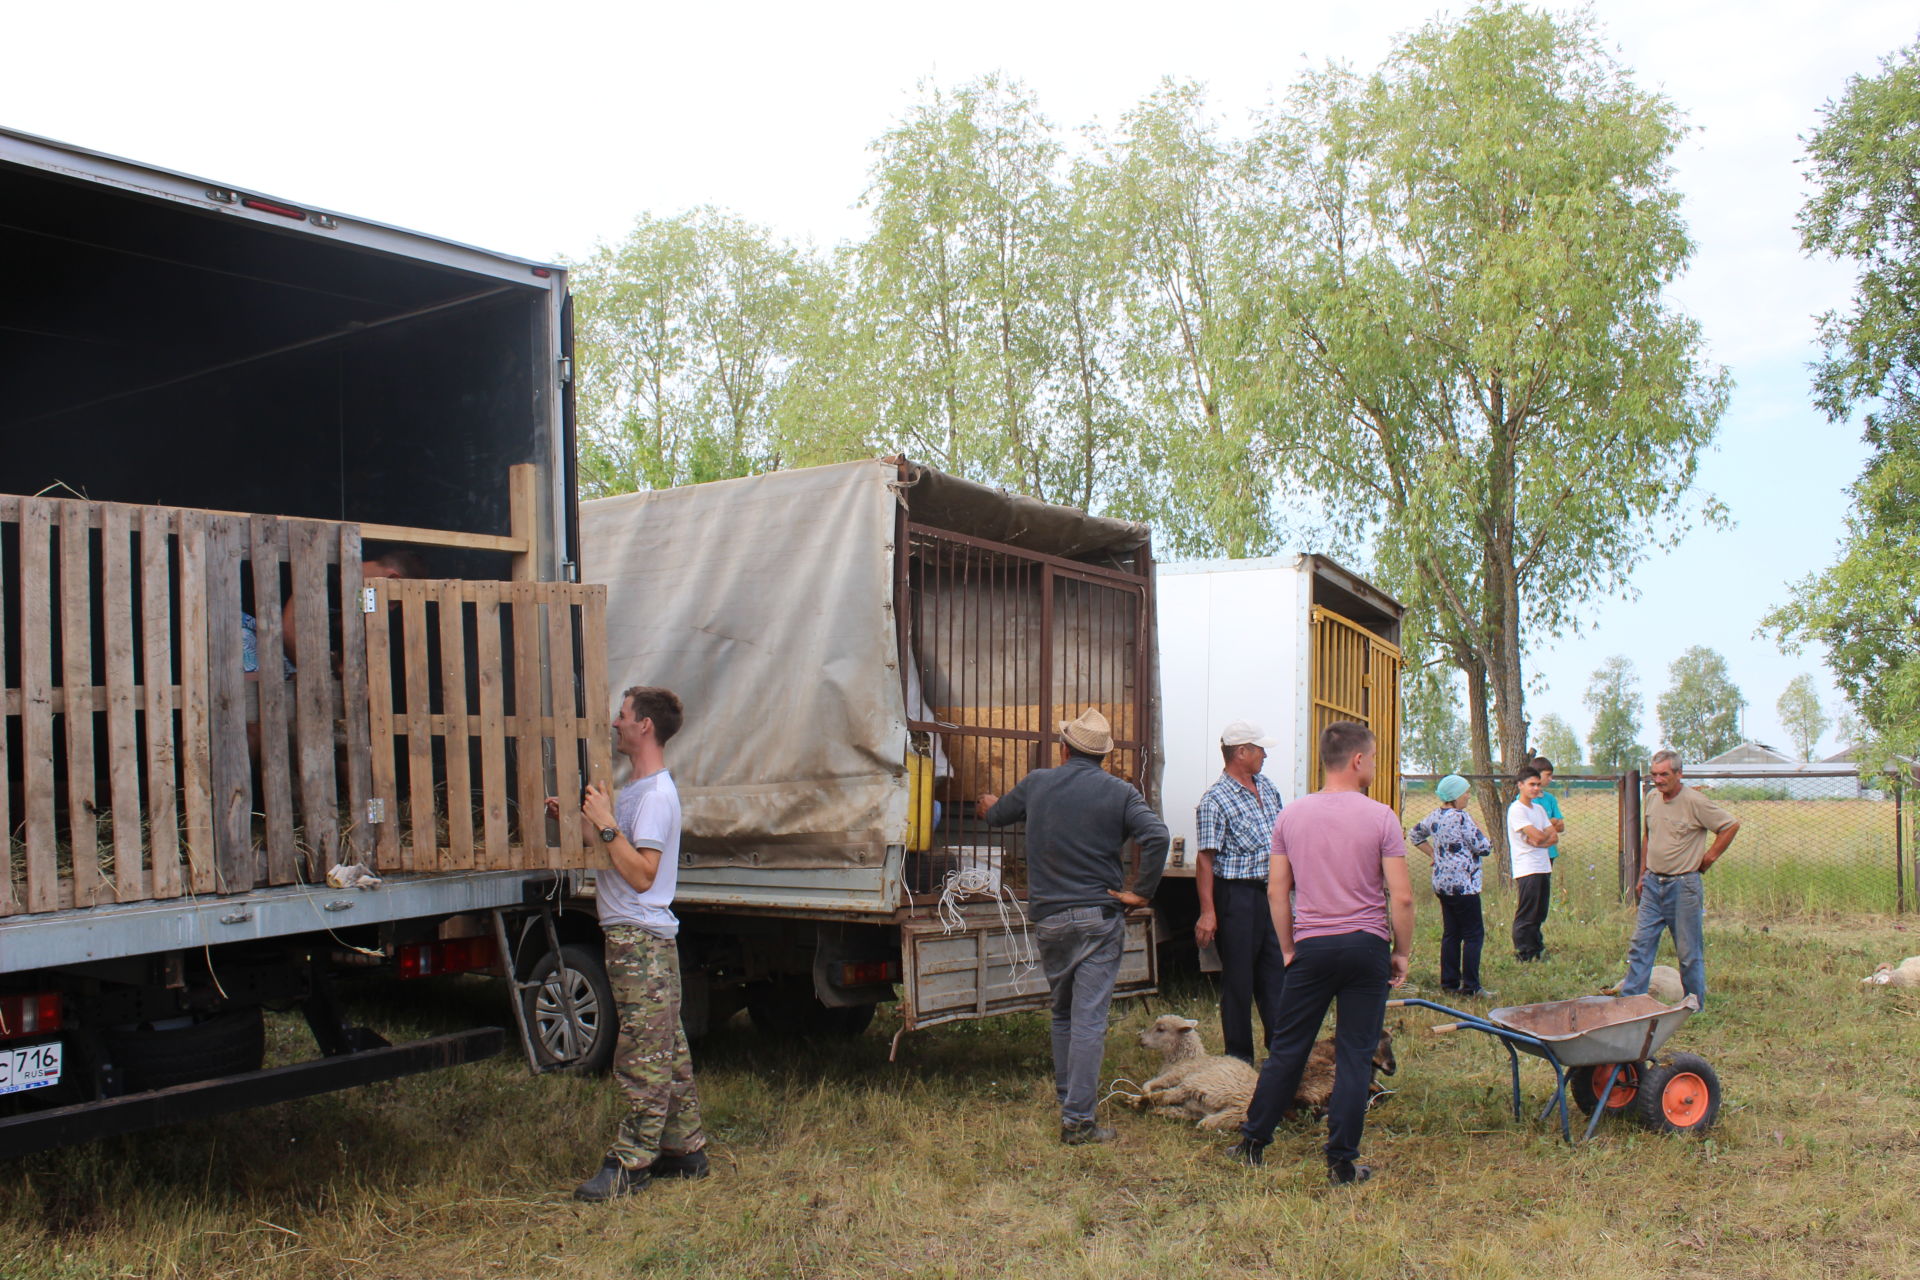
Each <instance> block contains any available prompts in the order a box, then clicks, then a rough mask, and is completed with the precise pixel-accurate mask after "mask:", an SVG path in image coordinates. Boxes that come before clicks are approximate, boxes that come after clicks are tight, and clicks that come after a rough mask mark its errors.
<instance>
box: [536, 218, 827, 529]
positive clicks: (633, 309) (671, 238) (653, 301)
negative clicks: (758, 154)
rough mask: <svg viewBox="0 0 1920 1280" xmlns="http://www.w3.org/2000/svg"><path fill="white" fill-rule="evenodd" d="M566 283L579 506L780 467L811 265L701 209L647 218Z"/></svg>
mask: <svg viewBox="0 0 1920 1280" xmlns="http://www.w3.org/2000/svg"><path fill="white" fill-rule="evenodd" d="M571 270H572V272H573V290H574V306H575V314H576V321H575V331H576V357H577V360H576V365H577V368H578V369H579V378H578V397H579V401H578V409H579V418H580V447H579V457H580V483H581V489H582V491H583V492H584V493H586V494H588V495H590V496H591V495H600V494H608V493H626V492H631V491H633V490H635V489H649V488H662V487H665V486H667V485H674V484H687V483H693V482H698V481H701V480H715V479H720V478H723V477H726V476H737V475H746V474H749V473H751V472H754V471H758V470H764V469H767V468H770V467H774V466H778V465H779V459H778V454H777V449H776V432H775V428H774V406H775V403H776V399H777V396H778V393H779V388H780V384H781V382H782V380H783V379H784V377H785V376H786V373H787V371H788V369H789V368H790V366H791V363H792V361H793V359H794V357H795V355H796V352H797V341H798V337H799V323H798V322H799V317H800V314H801V312H802V310H803V308H804V306H805V305H806V299H807V296H808V294H809V293H810V292H811V291H812V290H814V289H816V288H818V287H820V282H821V279H822V277H821V274H820V269H819V267H818V265H817V264H815V263H813V262H812V261H810V260H809V259H808V258H807V257H806V255H804V254H803V253H802V252H801V251H800V250H799V249H797V248H795V247H794V246H792V245H790V244H786V243H784V242H782V241H780V240H777V239H776V238H775V237H773V236H772V235H771V234H770V233H769V232H767V231H765V230H763V229H761V228H758V227H754V226H751V225H749V224H747V223H745V222H742V221H741V220H740V219H738V218H735V217H732V216H731V215H728V214H724V213H720V212H718V211H717V210H713V209H698V210H694V211H693V212H691V213H687V214H683V215H681V216H679V217H674V218H652V217H642V218H641V219H640V220H639V221H638V222H637V223H636V224H635V225H634V228H633V231H632V232H631V233H630V234H629V235H628V236H627V238H626V239H625V240H624V241H622V242H621V243H619V244H617V245H610V246H608V245H603V246H601V247H600V248H599V249H597V250H596V251H595V252H594V253H593V254H592V255H591V256H590V257H588V258H586V259H585V260H584V261H581V262H577V263H574V264H572V266H571Z"/></svg>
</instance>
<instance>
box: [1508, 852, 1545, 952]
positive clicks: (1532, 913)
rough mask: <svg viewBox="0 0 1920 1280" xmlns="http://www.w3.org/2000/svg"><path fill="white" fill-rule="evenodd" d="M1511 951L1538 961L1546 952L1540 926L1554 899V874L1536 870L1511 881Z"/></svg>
mask: <svg viewBox="0 0 1920 1280" xmlns="http://www.w3.org/2000/svg"><path fill="white" fill-rule="evenodd" d="M1513 888H1514V893H1515V901H1514V904H1513V954H1514V957H1515V958H1516V959H1519V960H1538V959H1539V958H1540V957H1541V956H1543V955H1545V954H1546V953H1547V944H1546V942H1545V941H1544V940H1543V939H1542V938H1541V937H1540V926H1541V924H1542V923H1543V922H1544V921H1545V920H1546V918H1547V908H1548V907H1549V906H1550V905H1551V904H1552V901H1553V873H1552V872H1550V871H1542V872H1538V873H1536V874H1534V875H1530V876H1521V877H1520V878H1519V879H1518V880H1515V881H1514V882H1513Z"/></svg>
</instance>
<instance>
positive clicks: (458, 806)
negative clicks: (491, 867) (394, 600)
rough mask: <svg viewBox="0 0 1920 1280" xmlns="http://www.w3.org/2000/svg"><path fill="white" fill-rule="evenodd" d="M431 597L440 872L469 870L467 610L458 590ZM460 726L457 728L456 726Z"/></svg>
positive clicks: (439, 588)
mask: <svg viewBox="0 0 1920 1280" xmlns="http://www.w3.org/2000/svg"><path fill="white" fill-rule="evenodd" d="M432 589H433V597H434V599H435V600H436V601H437V602H438V603H439V624H440V704H441V708H442V710H443V711H444V712H445V715H446V729H445V733H446V738H445V742H446V753H447V800H446V805H447V856H446V857H445V858H444V859H442V860H441V862H440V869H441V870H442V871H454V870H461V871H464V870H468V869H470V868H472V867H473V866H474V865H476V860H475V858H474V851H473V765H472V758H473V757H472V751H473V740H472V738H471V737H470V736H469V735H468V731H467V726H466V717H467V712H468V706H467V606H466V605H465V604H463V603H462V602H461V600H460V584H459V583H457V582H436V583H433V584H432ZM456 725H458V727H457V728H456V727H455V726H456Z"/></svg>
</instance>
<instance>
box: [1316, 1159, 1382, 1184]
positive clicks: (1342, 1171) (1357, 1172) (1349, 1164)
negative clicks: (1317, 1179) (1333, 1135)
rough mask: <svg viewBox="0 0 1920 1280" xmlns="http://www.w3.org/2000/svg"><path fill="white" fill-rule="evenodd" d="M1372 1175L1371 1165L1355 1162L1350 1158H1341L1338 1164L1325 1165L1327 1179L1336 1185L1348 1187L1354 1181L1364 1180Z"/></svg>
mask: <svg viewBox="0 0 1920 1280" xmlns="http://www.w3.org/2000/svg"><path fill="white" fill-rule="evenodd" d="M1372 1176H1373V1168H1372V1166H1370V1165H1364V1164H1355V1163H1354V1162H1353V1161H1351V1160H1342V1161H1341V1162H1340V1163H1338V1164H1330V1165H1328V1166H1327V1181H1328V1182H1330V1183H1332V1184H1333V1185H1334V1186H1336V1187H1350V1186H1352V1185H1353V1184H1354V1183H1356V1182H1365V1181H1366V1180H1367V1179H1368V1178H1371V1177H1372Z"/></svg>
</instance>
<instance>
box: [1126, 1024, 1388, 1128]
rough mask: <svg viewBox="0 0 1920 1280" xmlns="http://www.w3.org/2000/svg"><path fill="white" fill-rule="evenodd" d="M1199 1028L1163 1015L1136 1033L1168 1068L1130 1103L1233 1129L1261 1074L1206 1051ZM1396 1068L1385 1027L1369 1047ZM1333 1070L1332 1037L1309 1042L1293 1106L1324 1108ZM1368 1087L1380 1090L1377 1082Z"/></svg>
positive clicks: (1378, 1064)
mask: <svg viewBox="0 0 1920 1280" xmlns="http://www.w3.org/2000/svg"><path fill="white" fill-rule="evenodd" d="M1199 1028H1200V1024H1199V1023H1198V1022H1196V1021H1194V1020H1193V1019H1192V1018H1181V1017H1177V1016H1175V1015H1174V1014H1171V1013H1163V1014H1161V1015H1160V1016H1159V1017H1157V1018H1155V1019H1154V1020H1153V1025H1152V1026H1150V1027H1148V1028H1147V1029H1146V1030H1145V1031H1142V1032H1141V1033H1140V1043H1141V1044H1142V1045H1144V1046H1146V1047H1147V1048H1149V1049H1158V1050H1160V1051H1161V1052H1162V1053H1163V1054H1165V1055H1166V1070H1165V1071H1162V1072H1161V1073H1160V1074H1159V1075H1157V1076H1155V1077H1154V1078H1153V1079H1151V1080H1149V1081H1147V1082H1146V1084H1144V1085H1142V1086H1141V1092H1140V1096H1139V1097H1138V1098H1136V1099H1134V1102H1133V1105H1134V1107H1135V1108H1137V1109H1138V1110H1141V1111H1146V1110H1149V1109H1151V1110H1152V1111H1153V1112H1154V1113H1155V1114H1157V1115H1177V1116H1183V1117H1185V1118H1187V1119H1191V1120H1194V1121H1196V1122H1197V1123H1198V1126H1199V1127H1200V1128H1202V1129H1228V1128H1234V1127H1236V1126H1238V1125H1239V1124H1240V1123H1241V1122H1242V1121H1244V1120H1245V1119H1246V1118H1247V1104H1248V1103H1249V1102H1251V1101H1253V1089H1254V1086H1255V1085H1256V1084H1258V1083H1259V1081H1260V1074H1259V1072H1257V1071H1255V1070H1254V1069H1253V1068H1252V1067H1250V1066H1248V1065H1247V1064H1246V1063H1244V1062H1242V1061H1240V1059H1238V1058H1221V1057H1215V1056H1213V1055H1212V1054H1209V1053H1208V1052H1207V1050H1206V1046H1205V1045H1204V1044H1203V1043H1202V1042H1201V1040H1200V1030H1199ZM1397 1067H1398V1064H1397V1063H1396V1062H1395V1061H1394V1057H1393V1037H1392V1036H1391V1035H1390V1034H1388V1033H1387V1031H1386V1030H1385V1029H1384V1028H1383V1029H1382V1030H1381V1032H1380V1043H1379V1044H1378V1045H1377V1046H1375V1048H1374V1051H1373V1069H1374V1071H1375V1072H1376V1073H1379V1074H1385V1075H1392V1074H1393V1073H1394V1071H1395V1070H1396V1069H1397ZM1333 1070H1334V1051H1333V1041H1332V1039H1331V1038H1329V1039H1326V1040H1322V1041H1320V1042H1319V1043H1318V1044H1316V1045H1314V1046H1313V1052H1312V1054H1310V1055H1309V1056H1308V1058H1307V1066H1306V1070H1305V1071H1304V1072H1303V1073H1302V1074H1301V1076H1300V1087H1299V1089H1298V1090H1296V1091H1295V1093H1294V1099H1293V1107H1292V1108H1291V1110H1293V1111H1296V1112H1297V1111H1301V1110H1312V1111H1314V1112H1316V1113H1317V1112H1320V1111H1322V1110H1324V1109H1325V1108H1326V1105H1327V1100H1328V1099H1330V1098H1331V1097H1333ZM1372 1088H1373V1090H1374V1091H1375V1092H1378V1091H1379V1086H1378V1085H1373V1086H1372Z"/></svg>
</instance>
